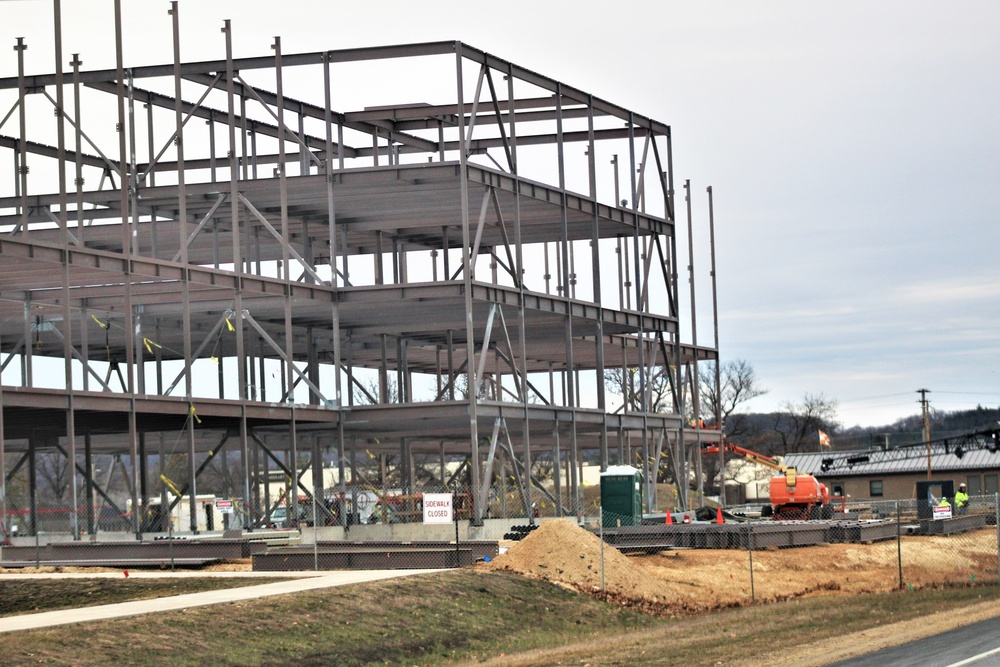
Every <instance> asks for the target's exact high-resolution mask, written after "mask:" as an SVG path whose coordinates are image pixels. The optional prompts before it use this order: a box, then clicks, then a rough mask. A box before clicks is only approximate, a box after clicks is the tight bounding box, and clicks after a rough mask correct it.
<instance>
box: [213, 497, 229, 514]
mask: <svg viewBox="0 0 1000 667" xmlns="http://www.w3.org/2000/svg"><path fill="white" fill-rule="evenodd" d="M215 509H217V510H219V511H220V512H221V513H222V514H232V513H233V501H232V500H222V499H221V498H220V499H219V500H216V501H215Z"/></svg>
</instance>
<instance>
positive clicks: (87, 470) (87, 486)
mask: <svg viewBox="0 0 1000 667" xmlns="http://www.w3.org/2000/svg"><path fill="white" fill-rule="evenodd" d="M92 445H93V442H92V440H91V437H90V432H89V431H88V432H87V433H85V434H84V436H83V458H84V462H83V469H84V480H83V483H84V494H85V495H86V497H87V533H89V534H90V539H91V540H96V539H97V516H96V514H95V512H94V455H93V447H92ZM160 460H161V462H162V460H163V457H162V456H161V457H160ZM161 468H162V463H161ZM161 472H162V470H161ZM163 507H166V504H164V505H163Z"/></svg>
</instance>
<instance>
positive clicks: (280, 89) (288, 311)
mask: <svg viewBox="0 0 1000 667" xmlns="http://www.w3.org/2000/svg"><path fill="white" fill-rule="evenodd" d="M271 48H272V49H273V50H274V77H275V97H276V104H277V113H278V197H279V203H280V206H281V264H282V266H283V267H284V268H283V270H282V274H281V278H282V279H283V280H284V282H285V283H286V284H285V290H284V291H285V294H284V304H285V369H284V370H285V374H284V377H285V385H286V387H287V389H286V391H287V395H285V396H284V399H285V400H287V401H288V402H289V403H294V402H295V397H294V395H293V394H294V387H295V369H294V358H293V356H292V350H293V346H292V343H293V341H292V297H291V287H292V286H291V282H292V273H291V253H290V252H289V248H290V247H291V236H290V233H289V229H288V179H287V175H286V173H285V172H286V170H287V164H286V158H285V139H286V136H285V135H286V133H287V129H286V128H285V93H284V86H283V82H282V72H281V38H280V37H275V38H274V44H273V45H272V46H271ZM293 488H295V487H293ZM296 493H297V492H296Z"/></svg>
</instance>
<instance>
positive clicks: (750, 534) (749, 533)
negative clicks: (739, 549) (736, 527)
mask: <svg viewBox="0 0 1000 667" xmlns="http://www.w3.org/2000/svg"><path fill="white" fill-rule="evenodd" d="M747 551H748V552H749V553H750V601H751V602H756V601H757V593H756V591H755V590H754V584H753V522H752V521H750V519H747Z"/></svg>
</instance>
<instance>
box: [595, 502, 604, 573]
mask: <svg viewBox="0 0 1000 667" xmlns="http://www.w3.org/2000/svg"><path fill="white" fill-rule="evenodd" d="M597 525H598V526H600V528H598V533H599V534H600V537H601V590H602V591H603V590H604V507H598V508H597Z"/></svg>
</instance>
